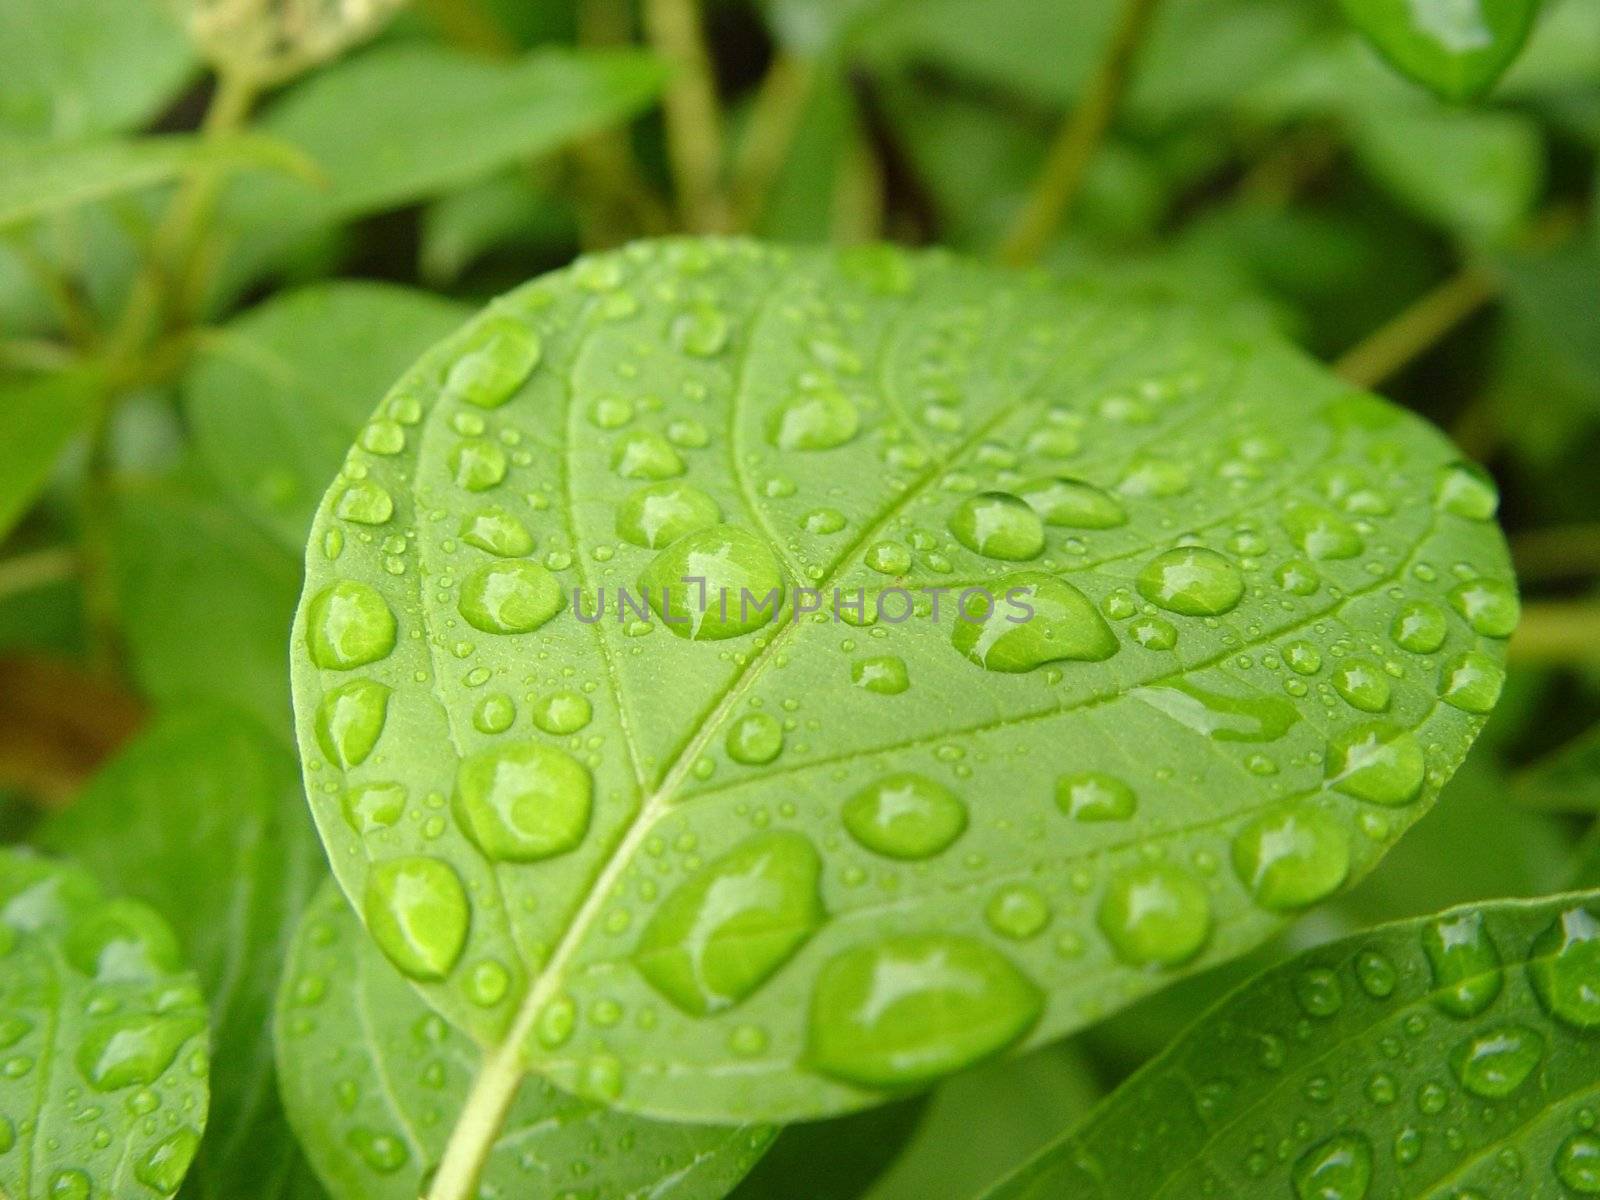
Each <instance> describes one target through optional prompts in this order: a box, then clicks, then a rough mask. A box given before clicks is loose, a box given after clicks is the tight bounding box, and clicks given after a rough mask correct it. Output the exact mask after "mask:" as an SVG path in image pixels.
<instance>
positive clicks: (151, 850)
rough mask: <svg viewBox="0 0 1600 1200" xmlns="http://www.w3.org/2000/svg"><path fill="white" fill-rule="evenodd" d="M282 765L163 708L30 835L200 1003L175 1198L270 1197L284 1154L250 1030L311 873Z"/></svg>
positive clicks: (219, 729)
mask: <svg viewBox="0 0 1600 1200" xmlns="http://www.w3.org/2000/svg"><path fill="white" fill-rule="evenodd" d="M304 805H305V800H304V793H303V792H302V791H301V789H300V781H299V779H298V778H297V775H296V772H295V767H294V759H293V757H292V756H291V755H290V754H289V752H288V751H287V749H285V748H284V747H283V746H282V744H281V743H280V742H278V741H277V740H276V739H274V738H272V737H271V736H269V735H268V733H267V732H266V731H265V730H264V729H263V728H262V727H261V726H260V725H259V724H258V723H257V722H255V721H253V720H251V719H249V718H246V717H244V716H241V715H236V714H234V713H231V712H229V711H228V710H226V709H221V708H214V707H196V708H190V709H185V710H179V711H175V712H171V713H168V714H165V715H163V716H161V717H159V718H158V719H157V720H156V722H155V723H154V724H153V725H152V726H151V727H150V728H149V729H148V730H146V731H145V732H144V733H143V734H141V735H140V737H139V738H138V740H136V741H135V742H134V743H133V744H132V745H130V746H129V747H128V748H127V749H126V750H124V751H123V752H122V753H121V754H120V755H119V756H118V757H117V758H116V759H115V760H114V761H113V762H112V763H111V764H110V765H109V766H107V767H106V768H105V769H104V770H103V771H102V772H101V773H100V774H99V775H98V776H97V777H96V778H95V780H94V781H93V782H92V783H91V784H90V785H89V787H88V789H87V790H86V791H85V792H84V793H83V795H82V796H81V797H79V798H78V799H77V800H76V801H75V802H74V803H73V805H72V807H70V808H68V809H65V810H63V811H62V812H60V813H57V814H55V815H53V816H52V817H50V818H49V819H48V820H47V821H46V822H45V823H44V825H43V826H42V827H41V828H40V829H39V830H38V832H37V834H36V840H37V841H38V843H39V844H40V845H41V846H43V847H45V848H47V849H49V850H51V851H52V852H56V853H61V854H65V855H69V856H71V857H73V858H75V859H77V860H78V861H80V862H82V863H83V864H84V865H85V866H87V867H88V868H89V869H90V870H92V871H93V872H94V874H95V875H96V877H97V878H99V879H100V880H101V881H103V882H104V883H105V884H106V885H107V886H109V887H110V888H112V889H113V890H115V891H117V892H120V893H124V894H126V895H129V896H132V897H135V898H136V899H138V900H141V901H143V902H144V903H146V904H149V905H150V906H151V907H152V908H154V909H155V910H156V911H157V912H159V913H160V914H161V916H162V917H163V918H165V919H166V920H167V921H168V922H169V923H170V924H171V926H172V929H173V931H174V933H175V934H176V935H177V939H178V944H179V945H180V946H181V947H182V950H183V954H184V958H185V960H186V961H187V962H189V963H191V964H192V965H193V967H194V969H195V972H196V974H197V975H198V976H199V980H200V986H201V987H202V988H203V989H204V990H205V993H206V996H207V999H208V1000H209V1001H210V1006H211V1028H212V1046H213V1052H212V1053H213V1057H212V1071H211V1094H212V1103H211V1112H212V1121H211V1124H210V1126H209V1128H208V1130H207V1132H206V1136H205V1138H204V1139H203V1140H202V1142H201V1145H200V1154H199V1157H198V1158H197V1159H196V1161H195V1167H194V1171H193V1172H192V1173H191V1177H190V1181H189V1184H188V1187H187V1189H186V1195H193V1196H195V1197H217V1198H219V1200H222V1198H225V1197H231V1196H236V1195H238V1194H239V1189H240V1187H241V1186H242V1185H244V1184H246V1183H248V1186H249V1192H250V1195H252V1196H260V1197H278V1196H283V1195H286V1194H288V1191H287V1188H288V1183H289V1181H290V1179H291V1178H292V1172H293V1170H294V1169H295V1164H296V1160H297V1159H298V1157H299V1155H298V1153H297V1152H296V1151H295V1149H294V1141H293V1139H292V1138H291V1136H290V1134H289V1130H288V1127H287V1125H286V1124H285V1122H284V1118H283V1112H282V1109H281V1107H280V1106H279V1103H278V1096H277V1089H276V1086H275V1083H274V1079H273V1059H272V1045H271V1041H270V1039H269V1038H267V1037H265V1036H264V1035H263V1030H264V1029H265V1028H266V1026H267V1024H268V1022H269V1021H270V1018H271V1013H272V1007H273V999H274V996H275V994H276V992H277V987H278V977H279V974H280V972H281V968H282V965H283V962H284V958H285V956H286V955H287V952H288V946H289V940H290V937H291V936H292V934H293V932H294V929H295V927H296V925H297V923H298V921H299V916H300V912H301V910H302V909H303V908H304V907H305V905H306V903H307V901H308V900H309V899H310V896H311V894H312V891H313V889H314V888H315V886H316V884H317V883H318V881H320V880H321V879H322V878H323V877H324V876H325V871H324V868H323V861H322V854H321V848H320V847H319V846H318V845H317V842H316V838H315V837H314V836H313V834H312V831H311V828H310V822H309V820H308V819H307V817H306V812H305V807H304Z"/></svg>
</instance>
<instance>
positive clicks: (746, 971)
mask: <svg viewBox="0 0 1600 1200" xmlns="http://www.w3.org/2000/svg"><path fill="white" fill-rule="evenodd" d="M821 874H822V860H821V859H820V858H819V857H818V856H817V851H816V849H815V848H814V847H813V846H812V845H811V843H810V842H809V841H807V840H806V839H805V838H804V837H802V836H800V835H799V834H796V833H787V832H783V833H767V834H760V835H758V836H756V837H753V838H750V839H748V840H747V841H745V842H742V843H740V844H739V845H738V846H735V847H734V848H733V849H732V850H730V851H729V852H728V853H727V854H725V855H723V856H722V857H721V858H719V859H717V860H716V861H715V862H712V863H711V864H709V865H708V866H705V867H703V868H702V869H701V870H700V871H699V872H698V873H697V874H695V875H694V876H692V877H691V878H690V879H689V880H688V881H687V882H686V883H684V884H682V885H681V886H680V887H679V888H678V889H677V890H676V891H675V892H673V893H672V894H671V895H670V896H668V897H667V899H666V900H665V901H664V902H663V903H662V905H661V907H660V908H658V909H657V910H656V912H655V915H654V916H653V917H652V918H651V919H650V923H649V925H647V926H646V927H645V930H644V933H643V935H642V936H641V937H640V938H639V944H638V946H637V947H636V948H635V950H634V954H633V961H634V965H635V966H637V967H638V969H639V971H640V973H641V974H642V975H644V977H645V978H646V979H647V980H649V982H650V984H651V986H652V987H654V988H655V989H656V991H658V992H660V993H661V994H662V995H663V996H665V997H666V998H667V999H668V1000H670V1001H671V1002H672V1003H673V1004H674V1005H676V1006H677V1007H678V1008H680V1009H682V1010H683V1011H684V1012H686V1013H689V1014H691V1015H693V1016H697V1017H704V1016H709V1015H711V1014H712V1013H717V1012H721V1011H723V1010H724V1009H728V1008H732V1007H733V1006H734V1005H736V1004H738V1003H739V1002H740V1001H741V1000H744V999H745V998H746V997H748V996H749V995H750V994H751V993H753V992H754V991H755V990H756V989H757V988H759V987H760V986H761V985H762V984H763V983H765V982H766V981H767V980H768V979H769V978H771V977H772V975H773V974H774V973H776V972H777V970H778V969H779V968H780V967H782V966H783V964H784V963H786V962H788V961H789V959H790V958H791V957H793V955H794V954H795V952H796V951H798V950H799V949H800V947H801V946H802V945H804V944H805V942H806V941H807V940H808V939H809V938H810V937H811V935H812V934H813V933H815V932H816V930H817V929H818V927H819V926H821V924H822V922H823V920H824V918H825V917H826V913H825V912H824V911H823V908H822V899H821V897H820V896H819V894H818V891H817V885H818V881H819V879H820V878H821Z"/></svg>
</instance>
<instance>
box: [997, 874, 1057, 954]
mask: <svg viewBox="0 0 1600 1200" xmlns="http://www.w3.org/2000/svg"><path fill="white" fill-rule="evenodd" d="M983 916H984V920H986V921H987V922H988V923H989V928H990V929H993V930H994V931H995V932H996V933H998V934H999V935H1000V936H1001V937H1007V938H1011V939H1012V940H1013V941H1019V942H1021V941H1026V940H1027V939H1028V938H1031V937H1034V936H1036V935H1037V934H1038V933H1039V932H1040V931H1041V930H1043V929H1044V927H1045V926H1046V925H1048V924H1049V923H1050V902H1049V901H1048V900H1046V899H1045V897H1044V893H1042V892H1041V891H1039V889H1038V888H1036V887H1034V886H1032V885H1031V884H1026V883H1010V884H1007V885H1006V886H1005V887H1003V888H1001V889H1000V890H999V891H997V892H996V893H995V894H994V895H993V896H992V897H990V899H989V903H988V905H987V907H985V908H984V910H983Z"/></svg>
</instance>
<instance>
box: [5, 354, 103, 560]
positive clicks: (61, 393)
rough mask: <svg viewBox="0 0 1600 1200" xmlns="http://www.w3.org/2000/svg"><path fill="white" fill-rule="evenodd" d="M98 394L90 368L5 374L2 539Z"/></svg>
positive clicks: (89, 411) (47, 474)
mask: <svg viewBox="0 0 1600 1200" xmlns="http://www.w3.org/2000/svg"><path fill="white" fill-rule="evenodd" d="M97 395H98V385H97V383H96V381H95V379H94V377H93V376H92V375H90V374H89V373H87V372H70V373H66V374H61V375H44V376H39V377H36V378H30V379H5V378H0V541H4V540H5V537H6V535H7V534H9V533H10V532H11V530H12V529H13V528H15V527H16V524H17V522H18V521H19V520H21V519H22V516H23V514H24V513H26V512H27V509H28V505H30V504H31V503H32V502H33V499H34V497H35V496H37V495H38V494H39V489H40V488H42V487H43V486H44V485H45V481H46V480H48V479H49V478H50V472H51V470H52V469H53V468H54V467H55V465H56V460H57V459H58V458H60V457H61V452H62V451H63V450H65V449H66V447H67V445H68V443H70V442H71V441H72V439H73V438H75V437H76V436H77V435H78V433H79V431H80V430H82V428H83V427H84V424H85V423H86V422H87V421H88V419H89V414H90V413H91V412H92V411H93V408H94V403H95V398H96V396H97Z"/></svg>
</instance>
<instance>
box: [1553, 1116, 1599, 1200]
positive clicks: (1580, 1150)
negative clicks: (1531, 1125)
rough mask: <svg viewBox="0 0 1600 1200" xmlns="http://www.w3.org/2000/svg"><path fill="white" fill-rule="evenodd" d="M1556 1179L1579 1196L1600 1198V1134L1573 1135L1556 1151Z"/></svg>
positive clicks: (1581, 1133) (1583, 1133)
mask: <svg viewBox="0 0 1600 1200" xmlns="http://www.w3.org/2000/svg"><path fill="white" fill-rule="evenodd" d="M1555 1172H1556V1178H1557V1179H1559V1180H1561V1182H1562V1183H1564V1184H1566V1185H1567V1186H1568V1187H1569V1188H1571V1189H1572V1190H1573V1191H1575V1192H1577V1193H1578V1195H1580V1196H1600V1134H1597V1133H1590V1132H1588V1131H1583V1132H1579V1133H1574V1134H1573V1135H1571V1136H1570V1137H1568V1138H1567V1139H1566V1141H1564V1142H1562V1143H1561V1146H1560V1147H1559V1148H1558V1149H1557V1150H1556V1159H1555Z"/></svg>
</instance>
